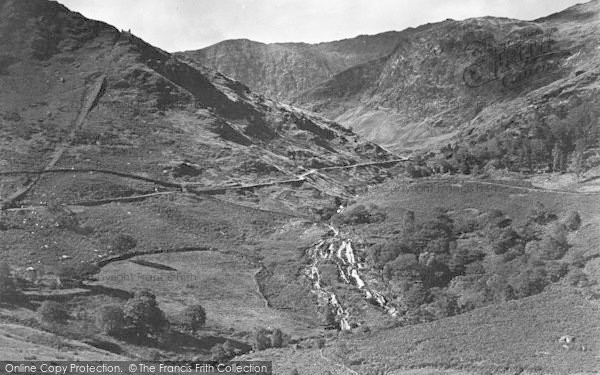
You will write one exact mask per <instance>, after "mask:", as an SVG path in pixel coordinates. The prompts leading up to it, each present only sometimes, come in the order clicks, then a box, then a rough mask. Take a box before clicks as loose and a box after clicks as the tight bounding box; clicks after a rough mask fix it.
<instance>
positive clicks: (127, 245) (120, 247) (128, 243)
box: [110, 234, 137, 254]
mask: <svg viewBox="0 0 600 375" xmlns="http://www.w3.org/2000/svg"><path fill="white" fill-rule="evenodd" d="M136 246H137V241H136V239H135V238H133V237H131V236H130V235H127V234H119V235H118V236H116V237H115V238H113V240H112V242H111V244H110V249H111V250H113V251H115V252H117V253H120V254H122V253H126V252H127V251H129V250H131V249H133V248H135V247H136Z"/></svg>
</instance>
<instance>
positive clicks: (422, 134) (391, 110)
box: [197, 0, 600, 152]
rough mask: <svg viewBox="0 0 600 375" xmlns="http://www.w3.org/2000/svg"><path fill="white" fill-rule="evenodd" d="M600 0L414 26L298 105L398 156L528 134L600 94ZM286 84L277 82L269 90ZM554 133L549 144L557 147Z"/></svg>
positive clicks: (307, 93)
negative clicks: (534, 14)
mask: <svg viewBox="0 0 600 375" xmlns="http://www.w3.org/2000/svg"><path fill="white" fill-rule="evenodd" d="M599 4H600V3H599V2H598V1H597V0H594V1H591V2H589V3H586V4H580V5H576V6H574V7H571V8H569V9H567V10H565V11H563V12H560V13H557V14H554V15H551V16H548V17H544V18H541V19H538V20H533V21H520V20H514V19H507V18H495V17H483V18H473V19H468V20H464V21H454V20H446V21H443V22H438V23H433V24H426V25H423V26H420V27H417V28H409V29H406V30H404V31H401V32H398V33H395V34H393V37H394V40H395V43H394V48H393V50H392V51H391V52H389V53H387V52H385V51H384V50H381V54H380V56H379V57H376V56H373V59H371V60H369V61H367V62H364V63H362V64H361V63H359V64H356V65H354V66H352V67H350V68H348V69H346V70H344V71H341V72H338V73H336V74H335V75H334V76H333V77H332V78H331V79H329V80H327V81H326V82H321V83H319V84H317V85H316V86H314V87H312V88H310V89H308V90H307V91H305V92H303V93H302V94H300V95H299V96H297V97H295V98H294V99H293V100H292V102H293V103H294V104H296V105H298V106H301V107H304V108H307V109H310V110H314V111H317V112H319V113H322V114H323V115H324V116H326V117H328V118H331V119H333V120H336V121H338V122H340V123H342V124H343V125H345V126H347V127H349V128H352V129H353V130H354V131H356V132H357V133H359V134H361V135H363V136H365V137H367V138H368V139H370V140H372V141H374V142H376V143H379V144H381V145H383V146H387V147H388V148H390V149H392V150H394V151H397V152H411V151H414V150H432V149H439V148H441V147H442V146H447V145H448V144H453V145H454V144H458V143H462V142H463V141H464V140H465V139H466V138H468V139H469V141H470V142H471V141H474V142H476V143H478V144H480V143H481V142H482V140H483V138H488V139H489V138H495V137H496V135H500V133H503V132H505V131H508V132H515V131H519V132H523V130H522V129H521V130H518V129H519V128H525V127H527V126H528V125H526V124H525V120H524V119H525V118H528V117H532V116H538V115H536V114H535V113H534V112H535V111H534V109H532V108H534V107H538V108H540V106H549V107H552V108H553V109H552V110H549V111H546V113H545V114H543V115H539V116H538V117H542V118H540V119H539V121H545V120H544V118H546V117H547V116H549V115H550V114H554V115H556V116H557V117H559V118H561V119H564V113H562V112H564V110H565V108H566V107H570V108H574V107H576V106H578V105H580V104H581V103H582V102H589V101H590V100H592V98H594V97H596V96H597V94H596V93H595V91H594V90H595V89H597V78H598V53H599V51H600V50H599V48H598V47H599V43H600V42H599V39H600V38H598V35H599V29H598V28H599V16H598V14H599ZM389 35H390V34H380V35H374V36H371V37H370V38H371V40H373V41H375V40H378V38H380V37H382V38H387V37H389ZM232 43H233V42H232ZM224 45H227V43H226V44H224ZM374 46H377V43H375V44H374ZM222 54H226V56H228V58H226V56H222V57H221V60H224V62H221V63H220V64H222V65H224V64H231V65H235V62H236V61H238V56H239V55H238V53H237V52H236V51H235V49H232V51H231V52H230V53H227V51H226V50H222ZM197 56H198V57H199V59H198V61H199V62H200V63H202V64H208V65H211V60H210V59H202V58H201V55H197ZM231 74H232V75H233V76H236V75H237V74H239V73H238V72H232V73H231ZM240 79H242V78H240ZM242 81H243V79H242ZM249 85H250V87H252V84H250V83H249ZM261 87H262V86H261ZM575 88H576V89H575ZM278 89H279V87H278V81H277V80H274V81H272V82H271V86H270V87H269V90H271V91H273V90H275V91H277V90H278ZM566 99H569V100H570V104H568V105H567V104H565V103H563V101H564V100H566ZM561 103H562V104H561ZM559 107H562V109H561V108H559ZM544 126H545V125H544ZM509 128H510V130H508V129H509ZM532 132H534V131H533V130H532ZM547 138H548V137H546V138H544V139H542V140H541V141H542V142H545V143H552V141H553V139H547ZM548 147H550V148H552V145H549V146H548Z"/></svg>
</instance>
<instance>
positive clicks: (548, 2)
mask: <svg viewBox="0 0 600 375" xmlns="http://www.w3.org/2000/svg"><path fill="white" fill-rule="evenodd" d="M59 2H61V3H63V4H65V5H66V6H67V7H69V8H70V9H71V10H74V11H77V12H80V13H82V14H83V15H84V16H86V17H88V18H92V19H96V20H101V21H105V22H107V23H110V24H111V25H114V26H115V27H117V28H119V29H125V30H127V29H131V32H132V33H134V34H135V35H137V36H139V37H141V38H142V39H144V40H146V41H147V42H149V43H151V44H154V45H156V46H158V47H161V48H163V49H165V50H167V51H169V52H174V51H182V50H188V49H198V48H202V47H206V46H208V45H211V44H214V43H216V42H219V41H222V40H225V39H236V38H247V39H251V40H256V41H260V42H265V43H271V42H308V43H315V42H323V41H330V40H337V39H344V38H351V37H354V36H357V35H360V34H377V33H380V32H383V31H389V30H403V29H405V28H407V27H411V26H419V25H421V24H424V23H428V22H437V21H442V20H444V19H446V18H453V19H456V20H461V19H465V18H470V17H480V16H487V15H491V16H499V17H511V18H519V19H525V20H530V19H535V18H538V17H542V16H546V15H548V14H550V13H554V12H556V11H560V10H562V9H564V8H567V7H569V6H571V5H574V4H576V3H578V2H585V0H579V1H577V0H59Z"/></svg>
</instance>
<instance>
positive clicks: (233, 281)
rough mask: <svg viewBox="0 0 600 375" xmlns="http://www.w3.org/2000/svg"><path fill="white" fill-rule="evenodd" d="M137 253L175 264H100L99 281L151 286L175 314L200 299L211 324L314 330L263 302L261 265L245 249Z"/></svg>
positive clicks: (129, 286) (242, 329) (217, 326)
mask: <svg viewBox="0 0 600 375" xmlns="http://www.w3.org/2000/svg"><path fill="white" fill-rule="evenodd" d="M136 259H144V260H147V261H150V262H153V263H157V264H161V265H165V266H168V267H171V268H172V269H174V270H173V271H165V270H157V269H155V268H152V267H148V266H142V265H139V264H135V263H132V262H128V261H123V262H116V263H112V264H109V265H107V266H106V267H104V268H103V269H102V271H101V272H100V274H99V275H98V279H99V284H100V285H104V286H107V287H111V288H118V289H123V290H128V291H135V290H139V289H143V288H149V289H151V290H152V291H153V292H154V293H155V294H156V296H157V300H158V301H159V304H160V306H161V308H162V309H163V311H165V313H167V315H169V316H172V317H174V316H176V315H177V314H178V313H179V312H180V311H181V310H183V309H184V308H185V307H186V306H190V305H193V304H200V305H202V306H203V307H204V308H205V309H206V312H207V317H208V321H207V326H208V327H209V328H211V329H219V330H227V329H232V330H235V331H236V332H238V333H239V332H246V333H249V332H250V331H251V330H252V329H253V328H255V327H279V328H281V329H282V330H284V331H285V332H288V333H290V334H292V335H293V336H296V337H298V336H303V335H307V334H311V333H314V327H311V326H308V325H306V323H302V321H300V320H299V319H298V317H296V316H294V315H293V314H289V313H286V312H283V311H281V312H280V311H277V310H274V309H271V308H269V307H266V306H265V304H264V300H263V298H262V297H261V295H260V294H259V292H258V289H257V284H256V282H255V280H254V275H255V273H256V272H257V271H258V270H259V268H257V267H256V265H255V264H252V263H250V262H249V261H248V259H247V258H245V257H244V256H243V255H233V254H232V255H229V254H223V253H220V252H214V251H208V252H190V253H171V254H160V255H152V256H144V257H138V258H136Z"/></svg>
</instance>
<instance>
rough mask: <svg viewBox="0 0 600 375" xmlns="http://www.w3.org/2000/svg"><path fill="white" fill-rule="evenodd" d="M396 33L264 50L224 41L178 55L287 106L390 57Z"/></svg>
mask: <svg viewBox="0 0 600 375" xmlns="http://www.w3.org/2000/svg"><path fill="white" fill-rule="evenodd" d="M397 40H398V33H397V32H394V31H390V32H387V33H383V34H379V35H375V36H372V35H361V36H358V37H356V38H352V39H345V40H340V41H335V42H328V43H319V44H306V43H273V44H264V43H259V42H254V41H251V40H247V39H238V40H226V41H223V42H220V43H217V44H215V45H212V46H210V47H206V48H203V49H199V50H195V51H186V52H182V53H180V54H179V55H184V56H186V57H189V58H191V59H193V60H195V61H197V62H199V63H200V64H203V65H206V66H208V67H210V68H213V69H215V70H218V71H220V72H222V73H224V74H226V75H228V76H230V77H232V78H234V79H236V80H238V81H240V82H243V83H244V84H246V85H248V86H249V87H251V88H252V90H254V91H256V92H259V93H262V94H264V95H266V96H268V97H271V98H275V99H280V100H285V101H289V100H291V99H292V98H294V97H296V96H298V95H299V94H301V93H302V92H304V91H306V90H308V89H311V88H313V87H315V86H316V85H318V84H320V83H323V82H325V81H327V80H329V79H331V78H332V77H333V76H334V75H336V74H337V73H340V72H342V71H344V70H346V69H348V68H350V67H353V66H355V65H358V64H362V63H364V62H367V61H370V60H373V59H376V58H379V57H381V56H384V55H387V54H389V53H390V52H391V51H392V50H393V49H394V47H395V46H396V43H397Z"/></svg>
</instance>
